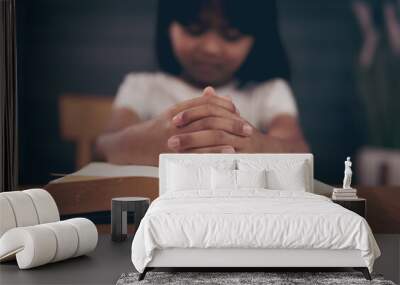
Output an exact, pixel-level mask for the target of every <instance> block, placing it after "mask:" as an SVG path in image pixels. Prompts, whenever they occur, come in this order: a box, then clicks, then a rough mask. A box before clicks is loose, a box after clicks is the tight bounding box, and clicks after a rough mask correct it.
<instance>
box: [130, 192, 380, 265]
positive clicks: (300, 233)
mask: <svg viewBox="0 0 400 285" xmlns="http://www.w3.org/2000/svg"><path fill="white" fill-rule="evenodd" d="M165 248H274V249H279V248H293V249H294V248H301V249H358V250H360V251H361V255H362V258H363V259H364V260H365V264H366V266H367V267H368V269H369V270H370V271H371V272H372V267H373V263H374V260H375V259H376V258H377V257H379V255H380V251H379V248H378V246H377V244H376V241H375V239H374V237H373V235H372V232H371V229H370V227H369V225H368V223H367V222H366V221H365V219H364V218H362V217H360V216H359V215H357V214H355V213H353V212H351V211H349V210H347V209H344V208H342V207H341V206H339V205H337V204H335V203H333V202H332V201H330V199H328V198H326V197H324V196H320V195H315V194H311V193H307V192H300V191H277V190H274V191H272V190H265V189H264V190H260V189H248V190H240V191H234V192H229V191H227V192H225V193H224V192H220V194H219V196H218V197H215V193H214V194H213V195H207V193H204V192H203V193H202V194H201V196H199V193H198V192H197V191H182V192H172V193H167V194H164V195H162V196H161V197H159V198H157V199H156V200H154V201H153V203H152V204H151V206H150V208H149V210H148V211H147V213H146V215H145V217H144V218H143V220H142V221H141V223H140V226H139V228H138V230H137V232H136V235H135V238H134V240H133V243H132V262H133V264H134V266H135V268H136V269H137V270H138V271H139V272H143V270H144V268H145V267H146V265H147V264H148V263H149V262H150V261H151V260H152V257H153V252H154V250H155V249H165Z"/></svg>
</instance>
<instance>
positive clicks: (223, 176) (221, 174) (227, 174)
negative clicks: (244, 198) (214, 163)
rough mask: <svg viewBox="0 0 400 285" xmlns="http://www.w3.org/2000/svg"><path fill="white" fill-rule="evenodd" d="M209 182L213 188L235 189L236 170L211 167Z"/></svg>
mask: <svg viewBox="0 0 400 285" xmlns="http://www.w3.org/2000/svg"><path fill="white" fill-rule="evenodd" d="M211 184H212V186H211V188H212V189H213V190H218V189H225V190H236V170H232V169H216V168H212V170H211Z"/></svg>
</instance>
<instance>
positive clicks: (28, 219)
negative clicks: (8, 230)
mask: <svg viewBox="0 0 400 285" xmlns="http://www.w3.org/2000/svg"><path fill="white" fill-rule="evenodd" d="M1 195H2V196H3V197H5V198H6V199H7V200H8V201H9V202H10V205H11V208H12V209H13V212H14V215H15V220H16V224H17V227H26V226H33V225H37V224H38V223H39V219H38V214H37V213H36V208H35V206H34V204H33V201H32V199H31V197H30V196H29V195H28V194H26V193H24V192H22V191H11V192H3V193H1Z"/></svg>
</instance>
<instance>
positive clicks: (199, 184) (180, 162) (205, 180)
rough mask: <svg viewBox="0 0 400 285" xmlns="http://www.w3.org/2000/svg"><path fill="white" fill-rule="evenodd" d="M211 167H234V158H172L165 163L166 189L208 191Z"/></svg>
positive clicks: (209, 188)
mask: <svg viewBox="0 0 400 285" xmlns="http://www.w3.org/2000/svg"><path fill="white" fill-rule="evenodd" d="M211 168H216V169H235V168H236V160H234V159H218V160H215V161H213V160H209V159H206V158H204V159H199V158H198V157H196V159H190V158H186V159H173V160H170V161H168V163H167V164H166V174H167V177H166V190H167V192H169V191H185V190H189V191H190V190H197V191H204V190H206V191H210V190H211Z"/></svg>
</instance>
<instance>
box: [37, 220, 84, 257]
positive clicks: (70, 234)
mask: <svg viewBox="0 0 400 285" xmlns="http://www.w3.org/2000/svg"><path fill="white" fill-rule="evenodd" d="M43 227H47V228H49V229H51V230H52V231H53V232H54V234H55V235H56V241H57V250H56V253H55V255H54V257H53V259H52V260H51V262H57V261H60V260H64V259H67V258H71V257H73V256H74V255H75V253H76V251H77V249H78V233H77V232H76V229H75V228H74V226H73V225H71V224H70V223H67V222H65V221H63V222H54V223H48V224H43Z"/></svg>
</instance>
